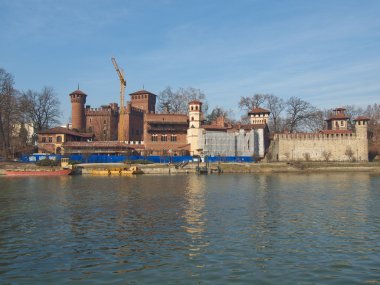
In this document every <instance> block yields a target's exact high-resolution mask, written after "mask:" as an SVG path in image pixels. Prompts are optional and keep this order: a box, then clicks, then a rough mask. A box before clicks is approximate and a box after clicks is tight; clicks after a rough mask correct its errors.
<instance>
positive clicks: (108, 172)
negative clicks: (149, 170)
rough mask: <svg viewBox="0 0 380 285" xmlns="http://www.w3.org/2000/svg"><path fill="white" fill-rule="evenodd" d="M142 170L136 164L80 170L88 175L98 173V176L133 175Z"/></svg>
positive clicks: (141, 172) (140, 172)
mask: <svg viewBox="0 0 380 285" xmlns="http://www.w3.org/2000/svg"><path fill="white" fill-rule="evenodd" d="M143 173H144V172H143V171H142V170H141V169H140V168H138V167H137V166H132V167H129V168H123V167H120V168H117V167H116V168H103V169H99V168H93V169H86V170H84V169H83V170H82V174H89V175H100V176H128V175H134V174H143Z"/></svg>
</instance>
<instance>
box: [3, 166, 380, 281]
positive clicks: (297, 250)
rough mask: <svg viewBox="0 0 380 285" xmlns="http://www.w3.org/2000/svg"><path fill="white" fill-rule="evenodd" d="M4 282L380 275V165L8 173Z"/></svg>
mask: <svg viewBox="0 0 380 285" xmlns="http://www.w3.org/2000/svg"><path fill="white" fill-rule="evenodd" d="M0 283H1V284H110V283H112V284H210V283H211V284H226V283H237V284H296V283H299V284H315V283H318V284H358V283H368V284H379V283H380V175H379V174H367V173H354V174H353V173H334V174H326V173H322V174H320V173H319V174H272V175H263V174H259V175H247V174H245V175H243V174H240V175H221V176H216V175H215V176H214V175H211V176H196V175H178V176H147V175H146V176H138V177H80V176H77V177H75V176H73V177H71V176H68V177H50V178H37V177H36V178H8V177H0Z"/></svg>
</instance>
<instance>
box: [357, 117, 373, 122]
mask: <svg viewBox="0 0 380 285" xmlns="http://www.w3.org/2000/svg"><path fill="white" fill-rule="evenodd" d="M369 120H371V119H370V118H368V117H364V116H359V117H357V118H355V120H354V121H369Z"/></svg>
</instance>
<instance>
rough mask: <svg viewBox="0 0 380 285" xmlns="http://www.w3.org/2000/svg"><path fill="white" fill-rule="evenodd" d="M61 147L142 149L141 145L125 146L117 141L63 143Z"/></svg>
mask: <svg viewBox="0 0 380 285" xmlns="http://www.w3.org/2000/svg"><path fill="white" fill-rule="evenodd" d="M63 147H76V148H123V147H124V148H127V149H136V148H138V149H144V148H145V146H144V145H142V144H133V145H131V144H126V143H125V142H119V141H91V142H78V141H77V142H73V141H70V142H65V143H63Z"/></svg>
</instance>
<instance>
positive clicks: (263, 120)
mask: <svg viewBox="0 0 380 285" xmlns="http://www.w3.org/2000/svg"><path fill="white" fill-rule="evenodd" d="M269 114H270V111H268V110H266V109H263V108H253V109H252V110H251V111H250V112H249V113H248V116H249V122H250V123H251V124H252V125H265V124H268V122H269Z"/></svg>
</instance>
